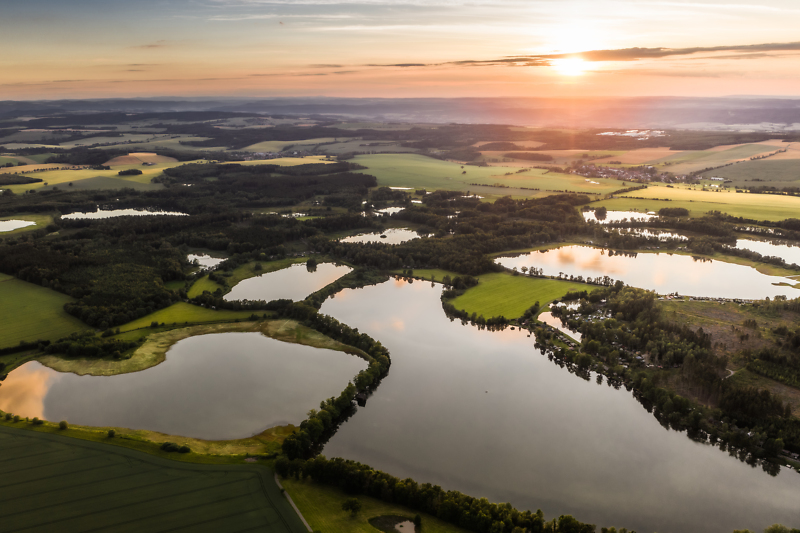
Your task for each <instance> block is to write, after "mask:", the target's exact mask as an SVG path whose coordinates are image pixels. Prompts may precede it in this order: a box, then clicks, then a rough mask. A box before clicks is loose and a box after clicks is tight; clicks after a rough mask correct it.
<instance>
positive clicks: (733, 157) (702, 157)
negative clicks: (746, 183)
mask: <svg viewBox="0 0 800 533" xmlns="http://www.w3.org/2000/svg"><path fill="white" fill-rule="evenodd" d="M779 149H780V147H779V146H774V145H768V144H744V145H741V146H734V147H732V148H727V149H724V150H714V149H711V150H699V151H686V152H680V153H678V154H675V155H670V156H667V157H665V158H663V159H660V160H658V161H655V162H651V163H656V164H658V166H659V168H660V169H661V170H665V171H668V172H672V173H674V174H688V173H689V172H696V171H698V170H703V169H704V168H708V167H718V166H720V165H725V164H727V163H732V162H734V161H740V160H746V159H749V158H751V157H753V156H757V155H764V154H768V153H771V152H775V151H776V150H779Z"/></svg>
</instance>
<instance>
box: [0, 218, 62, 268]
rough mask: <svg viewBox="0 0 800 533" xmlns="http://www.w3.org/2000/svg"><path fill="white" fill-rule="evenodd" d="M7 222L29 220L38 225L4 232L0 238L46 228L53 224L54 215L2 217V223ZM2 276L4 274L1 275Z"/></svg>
mask: <svg viewBox="0 0 800 533" xmlns="http://www.w3.org/2000/svg"><path fill="white" fill-rule="evenodd" d="M6 220H29V221H31V222H34V223H36V225H35V226H27V227H24V228H19V229H15V230H12V231H2V232H0V237H6V236H8V235H14V234H16V233H22V232H24V231H31V230H35V229H40V228H44V227H46V226H47V225H48V224H50V223H51V222H53V216H52V215H38V214H24V215H13V216H7V217H0V222H3V221H6ZM0 275H2V274H0Z"/></svg>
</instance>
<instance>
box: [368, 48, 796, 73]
mask: <svg viewBox="0 0 800 533" xmlns="http://www.w3.org/2000/svg"><path fill="white" fill-rule="evenodd" d="M792 51H800V42H791V43H766V44H748V45H735V46H705V47H700V46H698V47H691V48H664V47H659V48H638V47H635V48H620V49H616V50H587V51H585V52H574V53H567V54H538V55H523V56H508V57H501V58H497V59H462V60H458V61H445V62H439V63H389V64H369V65H365V66H368V67H382V68H387V67H397V68H408V67H441V66H448V65H450V66H467V67H469V66H475V67H490V66H507V67H546V66H550V65H551V64H552V62H553V61H555V60H558V59H569V58H580V59H583V60H585V61H594V62H606V61H640V60H647V59H664V58H670V57H681V58H687V59H701V58H698V57H692V58H689V57H687V56H693V55H696V54H715V55H711V56H708V55H706V56H703V57H702V59H706V60H711V59H756V58H760V57H768V56H769V53H770V52H792ZM720 53H725V54H726V55H718V54H720Z"/></svg>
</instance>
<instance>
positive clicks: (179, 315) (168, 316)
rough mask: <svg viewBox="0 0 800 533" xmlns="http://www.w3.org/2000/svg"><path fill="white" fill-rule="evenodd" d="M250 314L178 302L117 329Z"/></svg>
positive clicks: (232, 317) (191, 322) (127, 329)
mask: <svg viewBox="0 0 800 533" xmlns="http://www.w3.org/2000/svg"><path fill="white" fill-rule="evenodd" d="M252 314H253V312H252V311H228V310H226V309H220V310H218V311H215V310H213V309H208V308H206V307H200V306H197V305H191V304H187V303H184V302H178V303H175V304H172V305H170V306H169V307H165V308H164V309H159V310H158V311H156V312H154V313H150V314H149V315H147V316H143V317H142V318H137V319H136V320H134V321H132V322H128V323H127V324H125V325H123V326H120V328H119V329H120V331H131V330H134V329H139V328H146V327H149V326H150V324H152V323H153V322H158V323H159V324H161V323H163V324H166V325H168V326H169V325H172V324H183V323H184V322H189V323H190V324H199V323H203V322H222V321H226V320H236V319H240V320H245V319H247V318H248V317H250V315H252ZM256 314H257V315H258V316H261V315H263V314H264V313H263V311H262V312H260V313H256Z"/></svg>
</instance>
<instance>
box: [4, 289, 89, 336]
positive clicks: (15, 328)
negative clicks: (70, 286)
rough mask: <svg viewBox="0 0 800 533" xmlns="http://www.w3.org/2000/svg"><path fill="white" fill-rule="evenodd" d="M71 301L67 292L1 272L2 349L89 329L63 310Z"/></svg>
mask: <svg viewBox="0 0 800 533" xmlns="http://www.w3.org/2000/svg"><path fill="white" fill-rule="evenodd" d="M71 301H72V298H70V297H69V296H67V295H65V294H61V293H59V292H56V291H54V290H51V289H47V288H45V287H40V286H39V285H34V284H33V283H28V282H26V281H22V280H19V279H17V278H14V277H12V276H8V275H6V274H0V302H2V305H0V325H1V326H0V348H3V347H8V346H13V345H16V344H19V343H20V341H27V342H30V341H36V340H56V339H59V338H61V337H65V336H67V335H69V334H70V333H73V332H75V331H83V330H86V329H88V327H87V326H86V325H85V324H83V323H82V322H81V321H80V320H78V319H77V318H75V317H73V316H72V315H70V314H68V313H67V312H66V311H64V304H65V303H67V302H71Z"/></svg>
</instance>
